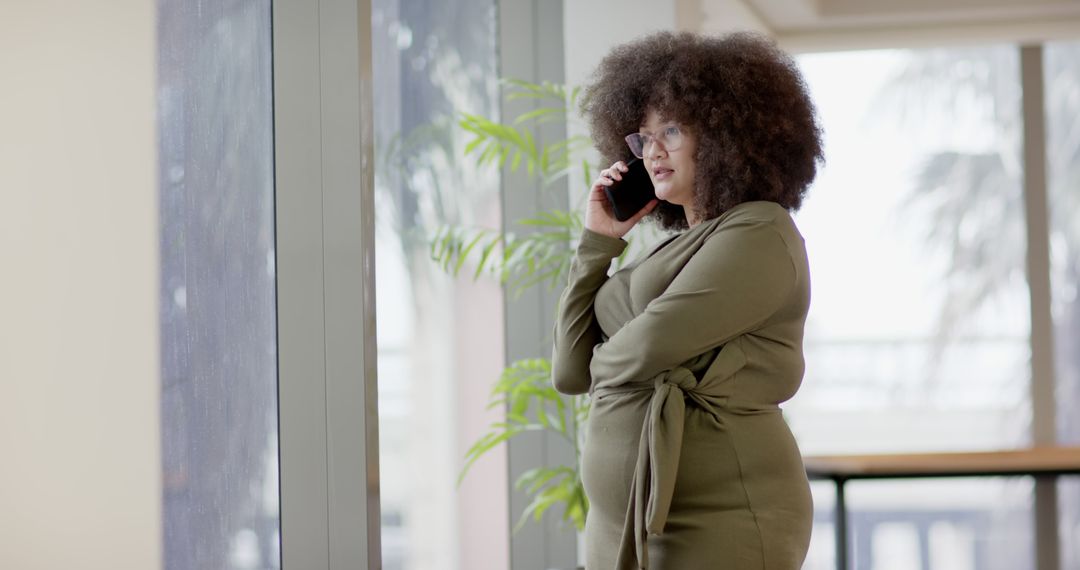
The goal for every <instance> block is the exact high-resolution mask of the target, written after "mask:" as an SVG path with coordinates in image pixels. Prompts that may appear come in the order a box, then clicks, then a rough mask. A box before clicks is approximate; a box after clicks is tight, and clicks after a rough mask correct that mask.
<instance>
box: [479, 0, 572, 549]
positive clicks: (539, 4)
mask: <svg viewBox="0 0 1080 570" xmlns="http://www.w3.org/2000/svg"><path fill="white" fill-rule="evenodd" d="M497 7H498V13H499V15H498V25H499V29H498V37H499V49H498V66H499V76H500V77H506V78H516V79H523V80H526V81H533V82H540V81H543V80H547V81H552V82H556V83H560V82H563V81H564V70H563V67H564V58H563V3H562V2H561V1H557V2H550V1H547V0H497ZM504 95H505V93H504ZM545 104H548V103H546V102H538V101H536V100H532V99H518V100H515V101H509V100H508V99H507V98H506V97H505V96H504V97H503V98H502V101H501V104H500V112H501V114H502V119H503V120H504V121H505V120H508V119H510V118H512V117H514V116H517V115H519V114H520V113H523V112H526V111H528V110H530V109H533V108H536V107H538V106H541V105H545ZM547 127H548V128H546V129H542V130H541V132H540V136H541V139H542V140H546V141H547V142H550V141H552V140H557V139H559V138H563V137H565V136H566V132H565V129H564V128H562V127H561V126H555V125H547ZM501 181H502V182H501V185H502V199H503V212H502V219H503V225H504V230H506V231H511V232H514V233H516V234H519V235H521V234H524V233H526V232H527V231H528V228H519V227H514V225H515V224H514V222H515V221H516V220H518V219H520V218H522V217H526V216H528V217H532V216H534V215H535V214H536V212H538V211H540V210H545V209H549V208H559V209H562V210H566V209H567V204H568V203H569V202H568V198H567V195H566V185H565V183H555V184H551V185H548V186H544V185H541V184H540V183H539V182H537V181H536V180H535V179H534V178H532V177H529V176H527V175H526V174H524V173H523V172H521V171H520V170H519V171H518V172H513V171H511V169H510V168H509V167H504V168H503V171H502V176H501ZM558 293H559V291H549V290H548V288H547V287H540V286H534V287H530V288H528V289H526V290H524V291H523V292H522V294H521V295H520V297H518V296H516V295H514V294H511V292H510V291H509V290H508V291H507V292H506V294H504V299H505V303H506V308H505V316H504V318H505V323H506V325H505V327H506V361H507V364H509V363H511V362H513V361H515V360H518V359H520V358H535V357H537V356H544V355H545V354H546V355H550V354H551V331H552V326H553V322H552V319H553V317H554V312H555V304H556V302H557V298H558ZM538 350H539V353H538V352H537V351H538ZM507 461H508V466H507V468H508V470H509V476H508V480H509V481H510V482H511V483H513V482H514V481H516V480H517V478H518V477H519V476H521V474H522V473H524V472H525V471H527V470H528V469H532V468H534V467H537V466H540V465H545V466H554V465H560V464H572V463H573V462H574V461H576V456H575V454H574V449H573V446H572V445H570V444H569V443H567V442H566V441H564V440H562V438H561V437H559V436H558V435H557V434H554V433H552V432H550V431H540V432H535V433H530V434H527V435H522V436H518V437H515V438H514V439H511V440H510V441H509V442H508V453H507ZM528 504H529V497H528V496H527V495H526V494H525V493H524V492H523V491H520V490H517V489H514V488H513V485H512V484H511V486H510V500H509V505H510V512H509V513H507V516H508V517H509V526H510V528H513V526H514V525H515V524H516V523H517V517H518V516H519V515H520V513H521V512H522V511H523V510H524V509H525V507H526V506H527V505H528ZM558 514H559V513H549V514H548V515H546V516H545V517H544V521H543V522H542V523H539V524H538V523H536V522H535V521H533V520H529V522H527V523H526V524H525V525H524V526H523V527H522V528H521V530H520V531H519V532H515V533H513V534H512V535H511V541H510V568H511V569H513V570H534V569H540V570H546V569H549V568H555V569H560V570H561V569H564V568H575V567H576V566H577V535H576V533H575V532H574V529H573V526H572V525H568V524H560V521H558V520H556V517H557V516H558ZM552 515H555V516H552Z"/></svg>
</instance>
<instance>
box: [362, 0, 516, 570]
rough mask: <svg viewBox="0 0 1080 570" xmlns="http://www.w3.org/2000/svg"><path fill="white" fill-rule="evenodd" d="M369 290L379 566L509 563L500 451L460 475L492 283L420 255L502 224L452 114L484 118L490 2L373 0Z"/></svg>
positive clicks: (496, 345) (490, 416)
mask: <svg viewBox="0 0 1080 570" xmlns="http://www.w3.org/2000/svg"><path fill="white" fill-rule="evenodd" d="M372 10H373V14H372V27H373V42H374V44H373V45H374V51H375V53H376V54H378V57H376V58H375V62H374V63H375V67H374V76H375V120H376V124H375V139H376V150H375V156H376V165H375V173H376V174H375V176H376V198H375V200H376V204H377V206H378V207H377V210H376V215H375V224H376V276H377V277H376V279H377V284H376V290H377V294H376V299H377V301H376V302H377V309H378V319H377V322H378V358H379V369H378V378H379V391H380V393H379V432H380V433H379V437H380V471H381V477H380V479H381V486H382V488H381V492H382V494H381V501H382V523H383V528H382V536H383V543H382V550H383V565H384V566H383V567H384V568H386V569H387V570H422V569H427V568H440V569H446V570H454V569H459V568H460V569H463V570H465V569H472V568H498V567H500V565H501V566H502V567H505V564H506V563H505V562H503V561H505V560H508V559H509V544H508V540H509V529H508V523H507V521H508V518H509V515H508V514H507V512H508V508H509V507H508V505H507V500H508V499H507V497H508V489H507V481H506V477H507V476H506V455H505V451H496V452H493V453H491V454H489V456H488V457H486V458H485V459H484V460H483V461H481V462H478V463H477V464H476V465H474V467H473V468H472V470H470V472H469V474H468V477H466V479H465V480H464V481H463V482H462V485H461V487H460V488H458V487H456V486H455V484H456V480H457V476H458V473H459V471H460V469H461V467H462V465H463V457H464V454H465V451H466V450H467V449H468V448H469V446H470V445H471V444H472V442H473V441H475V440H476V439H478V438H479V437H480V435H482V434H483V433H484V432H485V431H486V430H487V428H488V424H489V423H491V422H493V421H498V417H499V416H498V414H499V412H500V411H499V410H486V409H485V405H486V403H487V401H488V394H489V392H490V389H491V387H492V386H493V384H494V382H495V380H497V379H498V377H499V373H500V372H501V371H502V368H503V365H504V348H503V347H504V342H503V334H504V333H503V326H502V315H503V312H502V294H501V287H500V285H499V284H498V283H497V282H494V281H492V280H490V279H486V278H485V279H481V280H479V281H475V282H474V281H473V280H472V279H471V277H470V276H471V271H470V270H469V269H468V268H465V269H463V270H462V272H461V277H459V278H456V279H455V278H454V277H452V276H451V275H450V274H449V273H447V272H445V271H443V270H442V269H441V268H440V267H439V266H438V265H436V264H435V263H434V262H433V261H432V260H431V259H430V253H429V247H428V240H429V239H431V237H432V236H433V235H434V234H435V232H436V230H438V229H439V227H440V226H441V225H444V224H453V225H460V226H466V227H487V228H494V229H497V228H498V227H499V216H500V199H499V186H498V178H497V173H494V172H491V171H490V170H487V169H485V170H483V171H481V170H478V169H477V168H476V167H475V160H474V158H473V157H465V154H464V147H465V145H466V144H467V143H468V141H469V140H470V138H469V137H466V136H465V133H464V132H462V131H461V130H460V129H458V128H456V122H457V121H456V118H457V116H456V114H457V113H459V112H469V113H475V114H481V115H484V116H493V115H494V113H495V111H496V109H497V107H496V94H497V92H496V83H495V69H496V64H495V30H496V29H495V25H496V24H495V15H496V13H495V4H494V2H492V1H491V0H454V1H452V2H444V1H436V0H400V1H399V0H376V1H375V2H373V6H372Z"/></svg>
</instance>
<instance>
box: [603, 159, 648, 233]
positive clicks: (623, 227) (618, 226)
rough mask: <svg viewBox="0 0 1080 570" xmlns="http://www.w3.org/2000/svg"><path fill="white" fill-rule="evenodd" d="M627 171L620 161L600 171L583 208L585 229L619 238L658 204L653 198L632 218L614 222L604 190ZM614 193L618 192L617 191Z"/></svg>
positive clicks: (613, 213) (613, 215)
mask: <svg viewBox="0 0 1080 570" xmlns="http://www.w3.org/2000/svg"><path fill="white" fill-rule="evenodd" d="M627 170H629V169H628V168H627V166H626V164H625V163H624V162H623V161H621V160H620V161H618V162H616V163H615V164H612V165H611V167H610V168H606V169H604V170H601V171H600V176H598V177H597V178H596V180H594V181H593V184H592V188H591V189H590V190H589V202H588V204H586V206H585V228H587V229H589V230H592V231H594V232H596V233H599V234H604V235H606V236H611V237H614V238H621V237H623V236H624V235H626V232H629V231H630V228H632V227H634V224H636V223H638V221H639V220H641V218H643V217H645V216H646V215H647V214H648V213H649V212H651V211H653V209H654V208H656V205H657V204H659V203H660V201H659V200H657V199H656V198H653V199H652V200H650V201H649V203H648V204H645V207H644V208H642V209H641V210H639V211H638V213H636V214H634V215H633V217H631V218H629V219H627V220H626V221H624V222H620V221H619V220H616V219H615V212H614V210H612V208H611V203H610V202H608V199H607V194H606V193H605V192H604V188H606V187H608V186H611V185H612V184H614V183H615V181H616V180H622V175H623V173H624V172H626V171H627ZM615 191H616V192H618V189H616V190H615Z"/></svg>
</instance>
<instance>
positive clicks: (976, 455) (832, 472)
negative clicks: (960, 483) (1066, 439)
mask: <svg viewBox="0 0 1080 570" xmlns="http://www.w3.org/2000/svg"><path fill="white" fill-rule="evenodd" d="M803 463H804V464H805V466H806V474H807V476H809V477H810V478H811V479H828V480H831V481H833V482H834V483H835V484H836V567H837V568H838V570H851V567H850V565H849V564H848V546H847V541H848V528H847V527H848V520H847V518H848V513H847V504H846V502H845V498H844V484H845V483H847V482H848V481H851V480H854V479H903V478H915V477H920V478H922V477H1013V476H1040V475H1043V476H1051V477H1056V476H1058V475H1080V447H1036V448H1031V449H1020V450H1014V451H990V452H956V453H906V454H896V455H830V456H810V457H804V458H803ZM1044 570H1046V569H1044Z"/></svg>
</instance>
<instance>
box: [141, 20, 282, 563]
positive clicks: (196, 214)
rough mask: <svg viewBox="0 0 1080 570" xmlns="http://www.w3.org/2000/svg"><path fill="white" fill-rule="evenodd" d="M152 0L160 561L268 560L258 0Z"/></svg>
mask: <svg viewBox="0 0 1080 570" xmlns="http://www.w3.org/2000/svg"><path fill="white" fill-rule="evenodd" d="M158 13H159V22H158V41H159V52H158V63H159V65H158V69H159V72H158V81H159V85H158V121H159V122H158V126H159V131H160V133H159V137H160V143H159V144H160V149H159V156H160V157H161V158H160V161H161V162H160V204H161V206H160V214H161V219H160V223H161V232H162V233H161V264H162V274H161V326H162V331H161V342H162V348H161V354H162V378H163V385H162V396H161V397H162V451H163V458H162V459H163V463H164V464H163V469H164V477H165V480H164V517H165V521H164V523H165V524H164V532H165V537H164V544H165V568H167V569H170V570H172V569H175V570H191V569H193V568H205V569H235V570H240V569H245V570H247V569H269V568H278V567H280V557H279V554H278V551H279V546H278V545H279V540H278V539H279V537H278V528H279V517H278V481H277V474H278V466H277V460H278V456H277V433H278V432H277V364H276V359H277V345H276V340H275V337H276V320H275V306H274V305H275V302H274V298H275V289H274V194H273V163H272V160H273V146H272V142H273V138H272V137H273V129H272V120H271V119H272V107H271V73H270V72H271V53H270V4H269V3H267V2H257V1H254V0H239V1H235V2H228V3H213V2H211V3H207V2H199V3H191V2H184V1H181V0H160V1H159V2H158Z"/></svg>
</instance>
